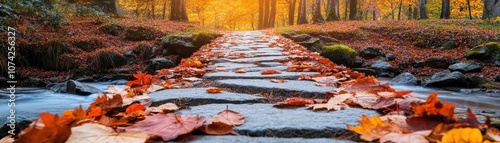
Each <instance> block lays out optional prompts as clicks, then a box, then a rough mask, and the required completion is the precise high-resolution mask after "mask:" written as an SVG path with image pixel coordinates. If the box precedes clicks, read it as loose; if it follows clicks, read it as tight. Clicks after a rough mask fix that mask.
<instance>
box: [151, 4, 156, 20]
mask: <svg viewBox="0 0 500 143" xmlns="http://www.w3.org/2000/svg"><path fill="white" fill-rule="evenodd" d="M155 5H156V3H155V0H152V1H151V17H152V18H153V19H155Z"/></svg>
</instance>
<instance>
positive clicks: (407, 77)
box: [389, 72, 418, 85]
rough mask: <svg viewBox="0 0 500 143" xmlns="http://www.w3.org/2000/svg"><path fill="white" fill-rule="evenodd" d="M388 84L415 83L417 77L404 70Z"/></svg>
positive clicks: (416, 82)
mask: <svg viewBox="0 0 500 143" xmlns="http://www.w3.org/2000/svg"><path fill="white" fill-rule="evenodd" d="M389 84H390V85H417V84H418V81H417V77H415V76H414V75H413V74H411V73H408V72H405V73H402V74H400V75H398V76H396V77H395V78H393V79H392V80H391V82H389Z"/></svg>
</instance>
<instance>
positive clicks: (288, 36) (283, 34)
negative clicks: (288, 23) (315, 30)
mask: <svg viewBox="0 0 500 143" xmlns="http://www.w3.org/2000/svg"><path fill="white" fill-rule="evenodd" d="M295 34H296V33H295V32H293V31H288V32H283V33H281V36H283V37H285V38H288V39H292V37H293V36H294V35H295Z"/></svg>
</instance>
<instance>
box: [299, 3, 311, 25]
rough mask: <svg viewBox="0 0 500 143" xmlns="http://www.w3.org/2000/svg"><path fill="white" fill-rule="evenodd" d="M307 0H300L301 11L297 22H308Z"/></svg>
mask: <svg viewBox="0 0 500 143" xmlns="http://www.w3.org/2000/svg"><path fill="white" fill-rule="evenodd" d="M306 8H307V0H300V2H299V13H298V18H297V24H307V23H309V22H308V21H307V13H306V12H307V11H306Z"/></svg>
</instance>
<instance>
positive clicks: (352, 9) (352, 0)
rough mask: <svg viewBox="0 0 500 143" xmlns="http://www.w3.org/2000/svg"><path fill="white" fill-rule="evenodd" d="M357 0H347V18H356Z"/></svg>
mask: <svg viewBox="0 0 500 143" xmlns="http://www.w3.org/2000/svg"><path fill="white" fill-rule="evenodd" d="M357 5H358V0H349V20H357V17H356V14H357V11H358V7H357Z"/></svg>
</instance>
